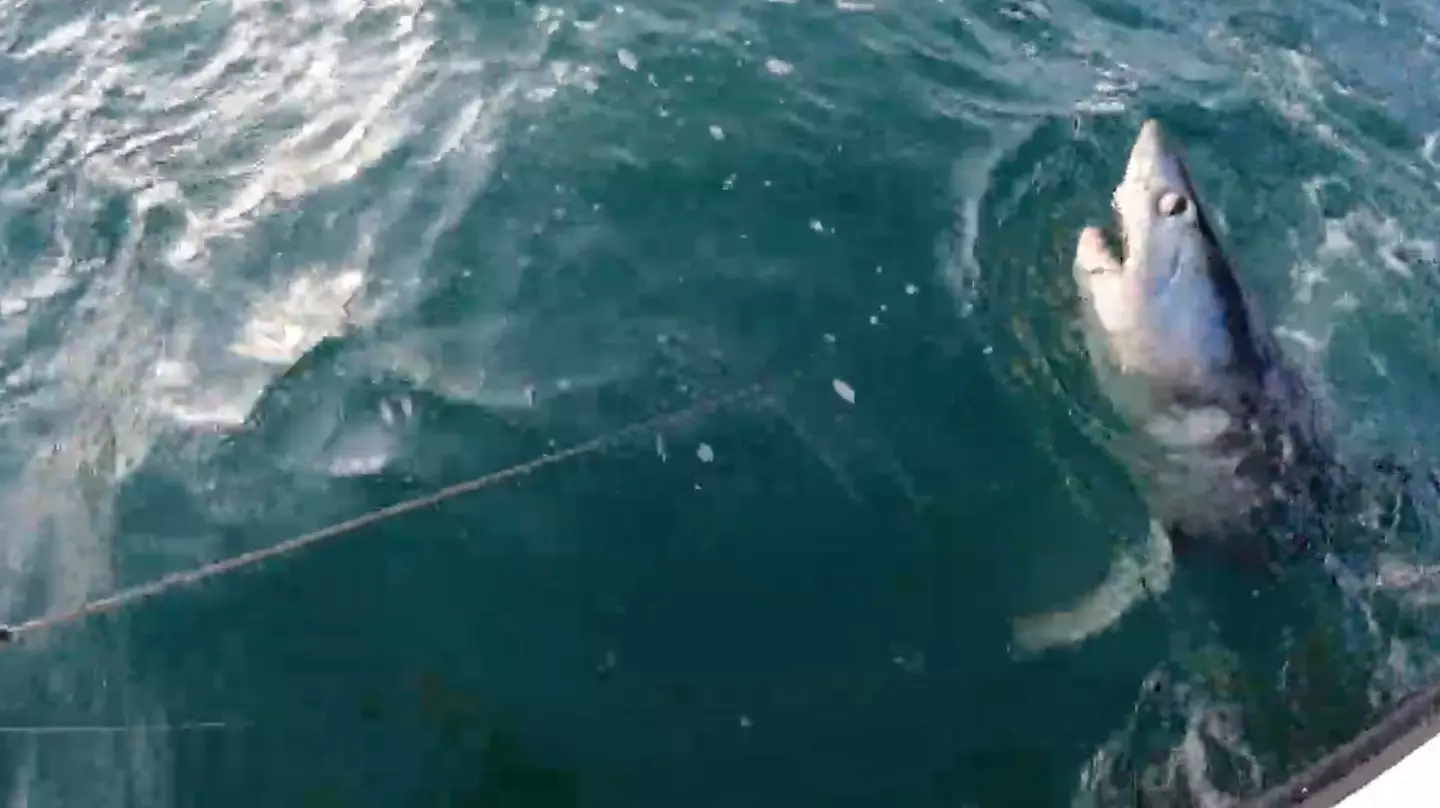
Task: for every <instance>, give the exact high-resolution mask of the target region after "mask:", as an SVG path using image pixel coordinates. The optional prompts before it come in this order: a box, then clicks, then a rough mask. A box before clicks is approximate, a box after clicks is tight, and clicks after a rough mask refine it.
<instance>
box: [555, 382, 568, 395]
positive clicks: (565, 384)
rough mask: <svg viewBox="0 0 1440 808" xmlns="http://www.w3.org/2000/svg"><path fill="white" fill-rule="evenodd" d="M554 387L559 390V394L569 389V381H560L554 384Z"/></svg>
mask: <svg viewBox="0 0 1440 808" xmlns="http://www.w3.org/2000/svg"><path fill="white" fill-rule="evenodd" d="M555 386H556V387H558V388H560V390H561V392H564V391H567V390H569V389H570V380H569V379H561V380H560V381H559V382H556V384H555Z"/></svg>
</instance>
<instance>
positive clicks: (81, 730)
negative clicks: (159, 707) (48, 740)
mask: <svg viewBox="0 0 1440 808" xmlns="http://www.w3.org/2000/svg"><path fill="white" fill-rule="evenodd" d="M245 726H249V725H248V724H242V725H240V726H236V725H233V724H229V723H226V722H224V721H192V722H188V723H185V724H79V725H69V726H66V725H64V724H59V725H46V726H41V725H34V726H25V725H10V726H5V725H0V735H119V734H121V733H129V732H204V731H215V730H222V729H241V728H242V727H245Z"/></svg>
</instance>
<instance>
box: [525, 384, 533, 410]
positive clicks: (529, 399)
mask: <svg viewBox="0 0 1440 808" xmlns="http://www.w3.org/2000/svg"><path fill="white" fill-rule="evenodd" d="M525 406H527V407H533V406H535V385H533V384H527V385H525Z"/></svg>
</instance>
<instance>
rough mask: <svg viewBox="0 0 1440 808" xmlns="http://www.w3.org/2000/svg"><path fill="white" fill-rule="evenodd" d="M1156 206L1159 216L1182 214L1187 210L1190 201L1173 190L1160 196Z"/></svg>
mask: <svg viewBox="0 0 1440 808" xmlns="http://www.w3.org/2000/svg"><path fill="white" fill-rule="evenodd" d="M1158 207H1159V209H1160V215H1161V216H1183V215H1184V214H1185V211H1186V210H1189V208H1190V203H1189V202H1188V201H1187V200H1186V199H1185V197H1183V196H1181V195H1180V194H1177V193H1175V192H1174V191H1167V192H1166V193H1165V194H1164V195H1163V196H1161V197H1160V203H1159V206H1158Z"/></svg>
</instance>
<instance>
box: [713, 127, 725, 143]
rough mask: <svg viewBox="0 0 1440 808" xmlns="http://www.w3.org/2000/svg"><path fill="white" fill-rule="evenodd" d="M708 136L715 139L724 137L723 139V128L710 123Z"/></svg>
mask: <svg viewBox="0 0 1440 808" xmlns="http://www.w3.org/2000/svg"><path fill="white" fill-rule="evenodd" d="M710 137H713V138H715V139H716V140H724V139H725V130H724V129H721V128H720V127H718V126H716V125H714V124H711V125H710Z"/></svg>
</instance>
